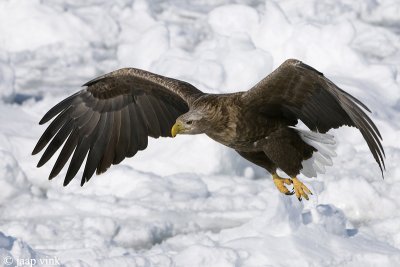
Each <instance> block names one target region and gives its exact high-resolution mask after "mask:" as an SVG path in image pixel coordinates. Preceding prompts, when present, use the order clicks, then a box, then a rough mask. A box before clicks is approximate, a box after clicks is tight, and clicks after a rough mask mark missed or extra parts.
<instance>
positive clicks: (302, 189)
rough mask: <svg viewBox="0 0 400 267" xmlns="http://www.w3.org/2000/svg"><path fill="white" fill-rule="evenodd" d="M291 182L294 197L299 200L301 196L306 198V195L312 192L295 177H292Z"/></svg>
mask: <svg viewBox="0 0 400 267" xmlns="http://www.w3.org/2000/svg"><path fill="white" fill-rule="evenodd" d="M292 182H293V191H294V193H295V194H296V197H297V199H298V200H299V201H301V200H302V198H305V199H307V200H308V195H309V194H310V195H312V192H311V190H310V189H308V188H307V186H306V185H305V184H303V183H302V182H301V181H300V180H299V179H297V177H293V178H292Z"/></svg>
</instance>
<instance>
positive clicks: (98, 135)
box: [32, 59, 385, 200]
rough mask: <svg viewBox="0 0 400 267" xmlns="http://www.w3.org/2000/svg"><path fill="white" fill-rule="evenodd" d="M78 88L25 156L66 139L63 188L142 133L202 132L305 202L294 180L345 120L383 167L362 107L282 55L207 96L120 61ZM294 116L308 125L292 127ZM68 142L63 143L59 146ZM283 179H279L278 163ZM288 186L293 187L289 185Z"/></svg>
mask: <svg viewBox="0 0 400 267" xmlns="http://www.w3.org/2000/svg"><path fill="white" fill-rule="evenodd" d="M84 86H86V88H85V89H83V90H81V91H79V92H77V93H76V94H74V95H72V96H70V97H68V98H66V99H65V100H63V101H61V102H60V103H58V104H57V105H56V106H54V107H53V108H52V109H50V110H49V111H48V112H47V113H46V114H45V115H44V117H43V118H42V120H41V121H40V124H44V123H46V122H48V121H50V120H51V119H53V121H52V122H51V123H50V125H49V126H48V128H47V129H46V130H45V132H44V133H43V135H42V136H41V137H40V139H39V141H38V143H37V145H36V146H35V148H34V150H33V152H32V154H36V153H38V152H40V151H41V150H42V149H44V148H45V147H46V146H47V148H46V150H45V152H44V153H43V155H42V157H41V159H40V160H39V163H38V167H40V166H42V165H43V164H45V163H46V162H47V161H48V160H49V159H50V158H51V157H52V156H53V155H54V153H55V152H56V151H57V150H58V149H59V148H60V147H61V146H62V144H64V146H63V147H62V150H61V152H60V154H59V156H58V158H57V161H56V163H55V164H54V167H53V169H52V171H51V173H50V176H49V179H52V178H54V177H55V176H57V175H58V174H59V172H60V171H61V169H62V168H63V167H64V165H65V164H66V162H67V161H68V160H69V159H70V158H71V157H72V158H71V162H70V164H69V166H68V170H67V174H66V177H65V180H64V185H67V184H68V183H69V182H70V181H71V180H72V179H73V177H75V175H76V173H77V172H78V170H79V168H80V167H81V165H82V163H83V162H84V160H85V158H86V157H87V160H86V165H85V167H84V171H83V176H82V180H81V185H83V184H84V183H85V182H87V181H89V179H90V178H91V177H92V176H93V174H94V172H95V171H96V173H97V174H100V173H103V172H105V171H106V170H107V169H108V168H109V167H110V166H111V164H118V163H120V162H121V161H122V160H123V159H124V158H126V157H132V156H134V155H135V154H136V153H137V152H138V151H140V150H144V149H145V148H146V147H147V140H148V137H149V136H150V137H153V138H158V137H160V136H161V137H175V136H176V135H177V134H201V133H205V134H206V135H208V136H209V137H210V138H212V139H214V140H215V141H217V142H219V143H222V144H224V145H226V146H228V147H230V148H233V149H235V150H236V151H237V152H238V153H239V154H240V155H241V156H242V157H244V158H245V159H247V160H249V161H250V162H252V163H254V164H256V165H259V166H261V167H263V168H265V169H266V170H267V171H268V172H270V173H271V174H272V177H273V181H274V183H275V185H276V187H277V188H278V190H279V191H280V192H282V193H285V194H288V195H290V194H296V196H297V198H298V199H299V200H301V199H302V198H305V199H308V195H309V194H311V191H310V190H309V189H308V188H307V187H306V186H305V185H304V184H303V183H302V182H300V180H298V179H297V175H298V174H299V173H300V172H302V173H303V174H305V175H307V174H308V175H307V176H316V174H317V172H323V170H324V166H325V165H330V163H331V157H332V156H333V154H334V152H332V150H331V149H330V148H329V146H331V145H332V144H333V143H334V140H333V137H332V136H331V135H329V134H326V132H327V131H329V130H330V129H332V128H338V127H340V126H343V125H347V126H353V127H356V128H358V129H359V130H360V132H361V134H362V135H363V137H364V139H365V141H366V143H367V145H368V147H369V149H370V151H371V153H372V155H373V157H374V158H375V160H376V162H377V163H378V165H379V168H380V169H381V172H382V175H383V170H384V168H385V164H384V157H385V154H384V150H383V147H382V144H381V140H382V137H381V135H380V133H379V130H378V129H377V127H376V126H375V124H374V123H373V122H372V120H371V119H370V118H369V117H368V116H367V115H366V114H365V112H364V111H363V109H364V110H366V111H369V109H368V108H367V107H366V106H365V105H364V104H363V103H361V102H360V101H359V100H357V99H356V98H355V97H353V96H351V95H350V94H348V93H346V92H344V91H343V90H342V89H340V88H339V87H337V86H336V85H335V84H334V83H333V82H331V81H330V80H329V79H327V78H326V77H324V75H323V74H322V73H320V72H319V71H317V70H315V69H314V68H312V67H310V66H308V65H306V64H304V63H302V62H301V61H298V60H295V59H289V60H286V61H285V62H284V63H283V64H282V65H281V66H279V67H278V68H277V69H276V70H275V71H273V72H272V73H271V74H270V75H268V76H267V77H266V78H264V79H263V80H262V81H260V82H259V83H258V84H256V85H255V86H254V87H253V88H251V89H250V90H249V91H247V92H238V93H232V94H206V93H203V92H202V91H200V90H198V89H197V88H196V87H194V86H193V85H191V84H189V83H187V82H184V81H179V80H176V79H172V78H168V77H164V76H161V75H157V74H153V73H150V72H147V71H144V70H139V69H134V68H125V69H120V70H117V71H114V72H111V73H109V74H106V75H103V76H100V77H98V78H96V79H94V80H91V81H89V82H87V83H86V84H84ZM299 120H301V121H302V122H303V123H304V124H305V125H306V126H307V127H308V128H309V129H310V131H305V130H300V129H297V128H296V127H294V126H295V125H296V124H297V123H298V121H299ZM64 142H65V143H64ZM278 168H279V169H281V170H283V171H284V172H285V173H286V174H287V175H289V176H290V178H282V177H279V176H278V175H277V173H276V171H277V169H278ZM290 184H293V191H292V192H291V191H289V190H288V189H287V187H286V185H290Z"/></svg>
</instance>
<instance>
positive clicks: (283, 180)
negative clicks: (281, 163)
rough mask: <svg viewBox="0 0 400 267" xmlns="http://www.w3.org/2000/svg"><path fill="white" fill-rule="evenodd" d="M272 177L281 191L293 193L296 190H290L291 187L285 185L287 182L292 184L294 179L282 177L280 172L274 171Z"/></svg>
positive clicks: (287, 193) (288, 193)
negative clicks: (279, 174)
mask: <svg viewBox="0 0 400 267" xmlns="http://www.w3.org/2000/svg"><path fill="white" fill-rule="evenodd" d="M272 179H273V181H274V184H275V186H276V188H278V190H279V192H281V193H283V194H285V195H293V194H294V192H293V191H292V192H291V191H289V189H287V187H286V186H285V184H287V185H290V184H292V180H291V179H289V178H282V177H280V176H278V174H276V173H274V174H272Z"/></svg>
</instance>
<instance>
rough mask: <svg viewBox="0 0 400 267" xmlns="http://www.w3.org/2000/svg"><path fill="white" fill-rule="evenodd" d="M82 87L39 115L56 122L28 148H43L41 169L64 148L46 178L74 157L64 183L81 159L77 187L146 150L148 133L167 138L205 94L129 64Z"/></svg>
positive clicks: (151, 135)
mask: <svg viewBox="0 0 400 267" xmlns="http://www.w3.org/2000/svg"><path fill="white" fill-rule="evenodd" d="M84 86H87V88H85V89H83V90H81V91H79V92H77V93H75V94H73V95H71V96H69V97H67V98H66V99H64V100H63V101H61V102H60V103H58V104H56V105H55V106H54V107H53V108H51V109H50V110H49V111H48V112H47V113H46V114H45V115H44V116H43V118H42V119H41V120H40V124H44V123H47V122H48V121H50V120H52V119H54V120H53V121H52V122H51V123H50V125H49V126H48V128H47V129H46V130H45V131H44V133H43V135H42V136H41V137H40V139H39V141H38V143H37V144H36V146H35V148H34V149H33V152H32V154H37V153H39V152H40V151H42V150H43V149H44V148H46V149H45V152H44V153H43V155H42V157H41V158H40V160H39V163H38V167H40V166H42V165H43V164H45V163H46V162H47V161H48V160H49V159H50V158H51V157H52V156H53V155H54V154H55V152H56V151H57V150H58V149H59V148H60V147H62V146H63V147H62V149H61V152H60V154H59V156H58V158H57V160H56V163H55V164H54V166H53V168H52V170H51V172H50V176H49V179H52V178H53V177H55V176H57V175H58V174H59V173H60V171H61V170H62V168H63V167H64V166H65V165H66V163H67V162H68V160H69V159H70V158H71V156H72V158H71V162H70V163H69V166H68V169H67V174H66V177H65V180H64V185H67V184H68V183H69V182H70V181H71V180H72V179H73V177H74V176H75V175H76V174H77V172H78V171H79V169H80V167H81V165H82V164H83V162H84V161H85V158H86V164H85V168H84V171H83V176H82V180H81V185H83V184H84V183H85V182H87V181H89V179H90V178H91V177H92V176H93V174H94V172H95V171H96V173H97V174H100V173H103V172H105V171H106V170H107V169H108V168H109V167H110V166H111V165H112V164H118V163H120V162H121V161H122V160H123V159H124V158H126V157H132V156H134V155H135V154H136V153H137V152H138V151H140V150H144V149H145V148H146V147H147V144H148V137H149V136H150V137H154V138H158V137H160V136H162V137H168V136H170V135H171V133H170V128H171V127H172V125H173V123H174V122H175V120H176V118H177V117H178V116H180V115H181V114H183V113H185V112H187V111H188V110H189V106H190V105H191V104H192V103H193V101H194V100H196V99H197V98H198V97H200V96H201V95H203V93H202V92H201V91H200V90H198V89H197V88H195V87H194V86H192V85H191V84H189V83H186V82H183V81H179V80H175V79H171V78H168V77H164V76H160V75H157V74H153V73H150V72H147V71H143V70H139V69H133V68H126V69H120V70H117V71H114V72H111V73H108V74H106V75H103V76H100V77H98V78H96V79H93V80H91V81H89V82H87V83H86V84H84ZM63 144H64V145H63ZM46 146H47V147H46Z"/></svg>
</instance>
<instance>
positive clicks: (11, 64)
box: [0, 0, 400, 267]
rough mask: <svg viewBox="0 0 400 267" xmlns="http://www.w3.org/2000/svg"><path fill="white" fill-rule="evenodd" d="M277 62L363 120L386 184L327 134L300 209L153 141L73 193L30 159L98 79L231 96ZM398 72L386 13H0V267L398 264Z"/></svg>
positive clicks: (213, 162) (201, 139)
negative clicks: (139, 74) (324, 164)
mask: <svg viewBox="0 0 400 267" xmlns="http://www.w3.org/2000/svg"><path fill="white" fill-rule="evenodd" d="M287 58H298V59H300V60H303V61H304V62H306V63H308V64H310V65H312V66H313V67H315V68H317V69H319V70H320V71H322V72H324V73H325V75H327V76H328V77H329V78H330V79H332V80H333V81H334V82H335V83H337V84H338V85H339V86H341V87H342V88H344V89H345V90H346V91H348V92H350V93H351V94H353V95H354V96H356V97H357V98H359V99H360V100H361V101H363V102H364V103H365V104H367V106H369V108H370V109H371V110H372V111H373V113H372V114H371V116H372V118H373V120H374V121H375V122H376V124H377V126H378V127H379V129H380V130H381V132H382V135H383V138H384V142H383V144H384V147H385V150H386V155H387V161H386V163H387V172H386V173H385V180H382V178H381V174H380V172H379V169H378V166H377V164H376V163H375V162H374V160H373V158H372V156H371V154H370V152H369V150H368V147H367V146H366V144H365V142H364V140H363V139H362V137H361V134H360V133H359V132H357V131H356V130H355V129H350V128H342V129H339V130H337V131H333V132H332V134H334V135H335V140H336V141H338V146H337V148H336V152H337V154H338V156H337V157H336V158H334V159H333V162H334V166H333V167H328V168H327V172H326V173H325V174H324V175H319V177H318V178H317V179H315V178H314V179H308V178H305V177H302V178H303V180H304V181H305V182H306V184H307V185H308V186H309V187H310V188H311V189H312V191H313V192H314V196H312V197H311V199H310V201H308V202H301V203H299V202H298V201H297V199H296V198H295V197H287V196H284V195H281V194H279V193H278V191H277V190H276V189H275V187H274V185H273V183H272V182H271V180H270V176H269V175H267V174H266V173H265V171H263V170H262V169H260V168H257V167H255V166H254V165H251V164H250V163H248V162H246V161H245V160H243V159H241V158H240V157H239V156H238V155H236V154H235V152H233V151H231V150H229V149H227V148H225V147H223V146H221V145H219V144H216V143H215V142H213V141H211V140H209V139H208V138H206V137H205V136H192V137H188V136H179V137H177V138H175V139H163V140H161V139H160V140H151V141H150V145H149V147H148V149H147V150H145V151H144V152H141V153H139V154H138V155H137V156H135V157H134V158H132V159H127V160H125V161H123V163H122V164H120V165H118V166H114V167H112V168H111V169H110V170H109V171H108V172H107V173H105V174H104V175H101V176H98V177H95V178H93V179H92V180H91V181H90V182H89V183H88V184H86V185H85V186H84V187H83V188H81V187H80V186H79V179H76V180H74V181H73V182H72V183H71V184H70V185H69V186H68V187H66V188H64V187H63V186H62V180H63V179H62V178H63V175H65V171H64V172H63V173H62V174H61V175H60V176H59V177H57V179H54V180H52V181H51V182H49V181H48V180H47V176H48V174H49V172H50V170H51V166H52V163H54V160H53V161H52V162H50V164H47V165H45V166H44V167H42V168H40V169H37V168H36V167H35V166H36V163H37V161H38V159H39V157H38V156H35V157H33V156H31V155H30V153H31V150H32V148H33V147H34V145H35V143H36V141H37V139H38V137H39V136H40V135H41V133H42V132H43V131H44V129H45V127H44V126H39V125H38V124H37V123H38V121H39V119H40V118H41V116H42V115H43V114H44V113H45V112H46V111H47V110H48V109H49V108H50V107H52V106H53V105H54V104H56V103H57V102H58V101H60V100H62V99H63V98H65V97H66V96H67V95H70V94H72V93H73V92H75V91H77V90H78V89H79V87H80V85H81V84H83V83H85V82H86V81H88V80H89V79H91V78H93V77H95V76H97V75H100V74H103V73H106V72H109V71H111V70H114V69H117V68H120V67H126V66H131V67H137V68H143V69H147V70H150V71H153V72H156V73H160V74H163V75H167V76H171V77H174V78H178V79H183V80H186V81H188V82H190V83H192V84H194V85H196V86H198V87H199V88H200V89H202V90H204V91H207V92H233V91H238V90H247V89H249V88H250V87H251V86H252V85H254V84H255V83H256V82H258V81H259V80H260V79H261V78H263V77H264V76H265V75H266V74H268V73H269V72H270V71H272V70H273V69H274V68H275V67H277V66H278V65H279V64H280V63H281V62H283V61H284V60H285V59H287ZM399 62H400V1H398V0H306V1H297V0H282V1H259V0H201V1H189V0H168V1H161V0H150V1H143V0H135V1H133V0H116V1H106V0H81V1H72V0H0V101H1V104H0V122H1V124H0V191H1V193H0V259H2V260H3V261H2V263H1V264H4V266H33V265H35V266H55V265H57V264H58V262H60V263H61V264H62V265H63V266H146V267H147V266H218V267H228V266H235V267H238V266H248V267H256V266H400V212H399V211H400V194H399V192H400V167H399V162H400V143H399V140H398V139H399V137H400V86H399V84H400V75H399V72H400V64H399ZM79 175H81V173H80V174H78V176H79ZM46 259H47V260H46ZM34 260H35V261H34ZM11 261H12V264H10V265H7V264H8V263H11ZM46 264H47V265H46Z"/></svg>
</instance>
